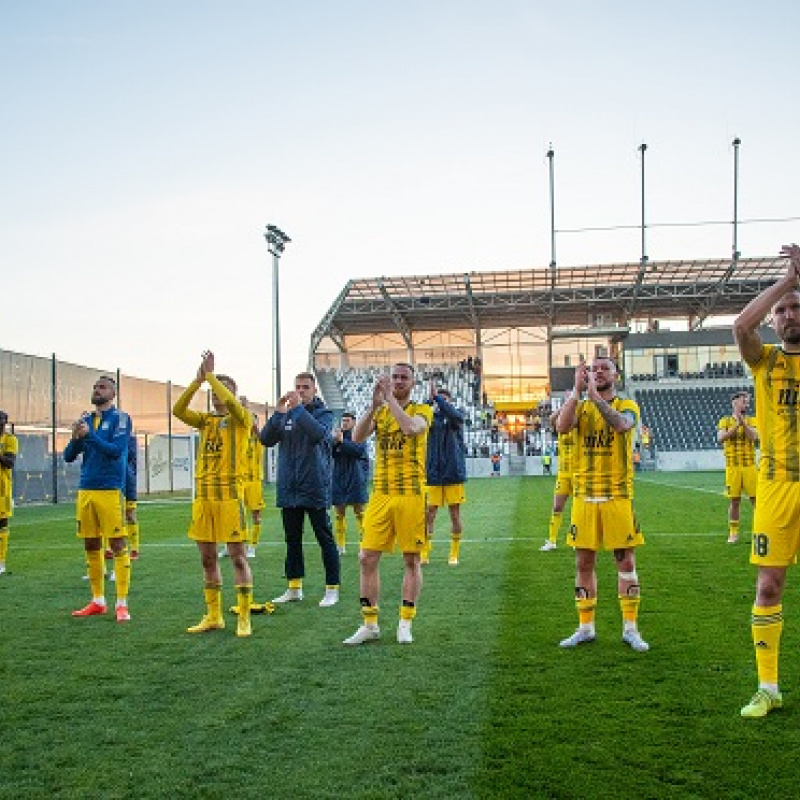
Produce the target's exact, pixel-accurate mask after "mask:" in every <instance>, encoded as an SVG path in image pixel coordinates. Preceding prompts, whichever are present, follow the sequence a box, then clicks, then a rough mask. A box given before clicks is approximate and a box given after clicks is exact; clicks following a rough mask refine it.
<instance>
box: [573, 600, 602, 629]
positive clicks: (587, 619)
mask: <svg viewBox="0 0 800 800" xmlns="http://www.w3.org/2000/svg"><path fill="white" fill-rule="evenodd" d="M596 607H597V598H596V597H578V598H577V599H576V600H575V608H577V609H578V622H580V624H581V625H594V610H595V608H596Z"/></svg>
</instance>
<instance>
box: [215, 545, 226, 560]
mask: <svg viewBox="0 0 800 800" xmlns="http://www.w3.org/2000/svg"><path fill="white" fill-rule="evenodd" d="M227 557H228V548H227V547H223V548H222V549H221V550H220V551H219V553H217V558H227Z"/></svg>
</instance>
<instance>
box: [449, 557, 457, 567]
mask: <svg viewBox="0 0 800 800" xmlns="http://www.w3.org/2000/svg"><path fill="white" fill-rule="evenodd" d="M447 563H448V564H449V565H450V566H451V567H457V566H458V559H457V558H448V559H447Z"/></svg>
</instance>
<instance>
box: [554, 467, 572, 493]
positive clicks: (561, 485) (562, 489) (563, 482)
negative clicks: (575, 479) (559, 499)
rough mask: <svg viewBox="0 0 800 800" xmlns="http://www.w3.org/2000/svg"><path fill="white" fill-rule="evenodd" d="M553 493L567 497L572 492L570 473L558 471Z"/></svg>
mask: <svg viewBox="0 0 800 800" xmlns="http://www.w3.org/2000/svg"><path fill="white" fill-rule="evenodd" d="M553 494H561V495H564V496H565V497H569V496H570V495H571V494H572V473H571V472H559V473H558V475H557V476H556V488H555V491H554V492H553Z"/></svg>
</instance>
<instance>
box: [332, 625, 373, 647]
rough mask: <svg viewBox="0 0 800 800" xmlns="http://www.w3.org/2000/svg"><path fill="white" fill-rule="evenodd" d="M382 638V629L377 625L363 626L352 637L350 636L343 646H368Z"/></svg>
mask: <svg viewBox="0 0 800 800" xmlns="http://www.w3.org/2000/svg"><path fill="white" fill-rule="evenodd" d="M380 638H381V629H380V628H379V627H378V626H377V625H361V626H360V627H359V629H358V630H357V631H356V632H355V633H354V634H353V635H352V636H348V638H347V639H345V640H344V641H343V642H342V644H366V643H367V642H374V641H376V640H377V639H380Z"/></svg>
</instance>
